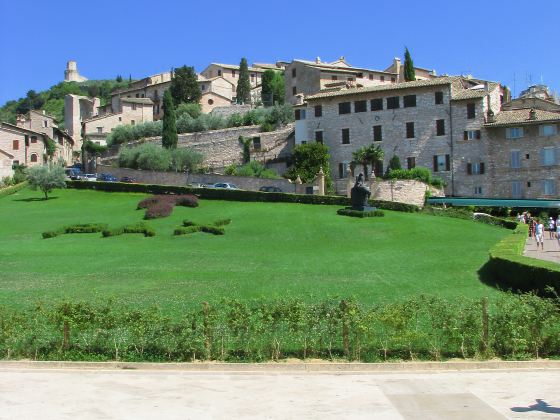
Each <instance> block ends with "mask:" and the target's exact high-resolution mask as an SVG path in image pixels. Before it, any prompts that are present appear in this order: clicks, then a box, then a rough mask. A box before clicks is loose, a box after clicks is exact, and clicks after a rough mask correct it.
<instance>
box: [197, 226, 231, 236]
mask: <svg viewBox="0 0 560 420" xmlns="http://www.w3.org/2000/svg"><path fill="white" fill-rule="evenodd" d="M200 230H201V231H202V232H206V233H211V234H212V235H224V234H225V231H224V229H223V228H221V227H217V226H205V225H204V226H200Z"/></svg>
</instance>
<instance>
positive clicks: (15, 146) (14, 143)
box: [12, 140, 19, 150]
mask: <svg viewBox="0 0 560 420" xmlns="http://www.w3.org/2000/svg"><path fill="white" fill-rule="evenodd" d="M12 150H19V140H14V141H12Z"/></svg>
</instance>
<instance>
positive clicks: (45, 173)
mask: <svg viewBox="0 0 560 420" xmlns="http://www.w3.org/2000/svg"><path fill="white" fill-rule="evenodd" d="M65 179H66V174H65V173H64V168H63V167H62V166H59V165H48V166H47V165H45V166H33V167H32V168H29V169H28V170H27V181H28V182H29V186H30V187H31V189H33V190H37V189H39V190H41V191H42V192H43V194H44V195H45V200H47V199H48V198H49V193H50V192H51V191H52V190H54V189H55V188H66V182H65Z"/></svg>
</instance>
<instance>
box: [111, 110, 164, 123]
mask: <svg viewBox="0 0 560 420" xmlns="http://www.w3.org/2000/svg"><path fill="white" fill-rule="evenodd" d="M158 112H159V111H158ZM119 121H122V117H119Z"/></svg>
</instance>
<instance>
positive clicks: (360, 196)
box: [350, 173, 374, 211]
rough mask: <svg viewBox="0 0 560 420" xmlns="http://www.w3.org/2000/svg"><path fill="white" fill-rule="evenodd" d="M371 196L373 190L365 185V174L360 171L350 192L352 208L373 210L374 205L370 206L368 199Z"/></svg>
mask: <svg viewBox="0 0 560 420" xmlns="http://www.w3.org/2000/svg"><path fill="white" fill-rule="evenodd" d="M370 196H371V191H370V189H369V188H368V187H366V186H365V185H364V174H362V173H360V175H358V176H357V177H356V183H355V184H354V187H352V190H351V192H350V202H351V203H352V210H359V211H371V210H374V208H373V207H370V206H369V203H368V200H369V197H370Z"/></svg>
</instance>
